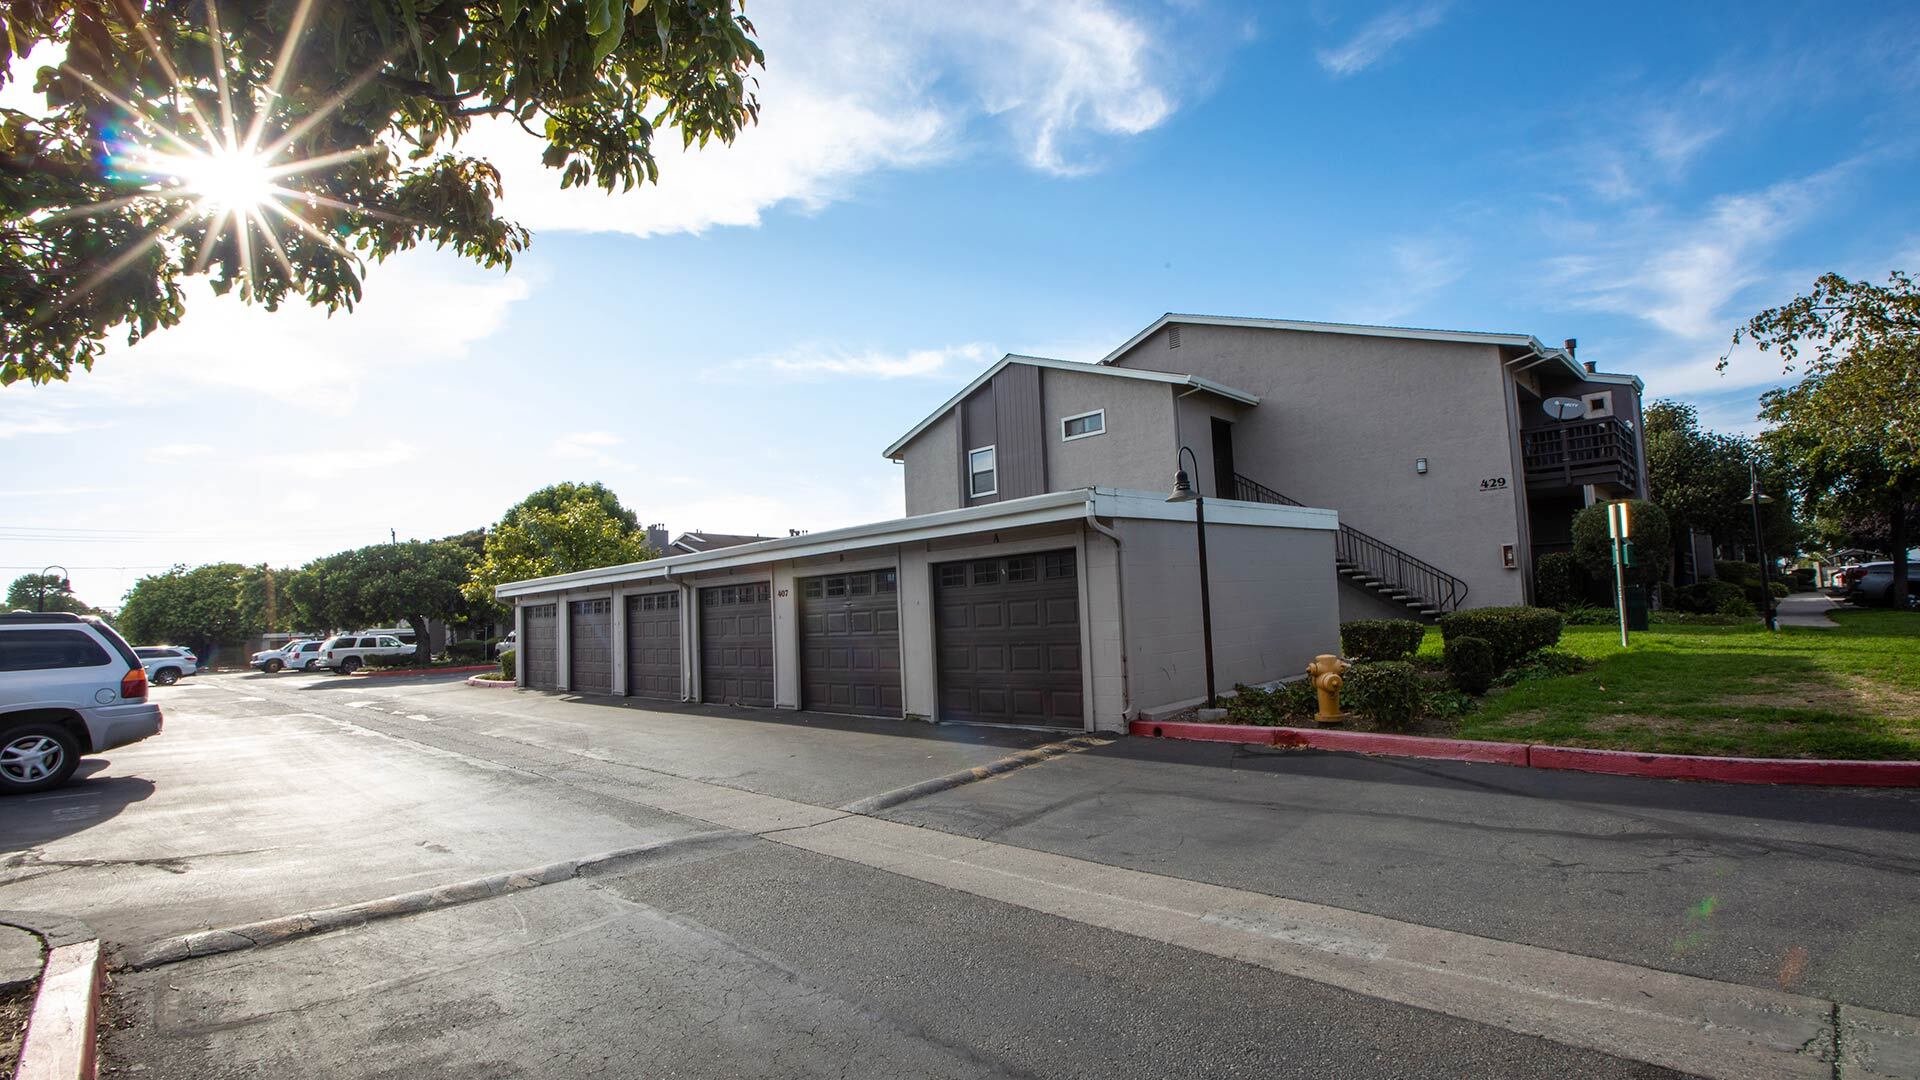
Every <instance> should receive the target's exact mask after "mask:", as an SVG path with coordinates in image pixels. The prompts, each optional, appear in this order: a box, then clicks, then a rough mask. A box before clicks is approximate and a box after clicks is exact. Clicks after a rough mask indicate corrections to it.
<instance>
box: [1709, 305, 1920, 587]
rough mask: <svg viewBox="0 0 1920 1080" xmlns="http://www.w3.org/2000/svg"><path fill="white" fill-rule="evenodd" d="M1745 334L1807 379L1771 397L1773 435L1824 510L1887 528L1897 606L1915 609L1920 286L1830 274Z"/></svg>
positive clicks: (1797, 483)
mask: <svg viewBox="0 0 1920 1080" xmlns="http://www.w3.org/2000/svg"><path fill="white" fill-rule="evenodd" d="M1743 338H1744V339H1747V340H1751V341H1752V342H1753V343H1754V344H1756V345H1758V346H1759V347H1760V350H1761V351H1762V352H1766V351H1769V350H1774V349H1777V350H1779V353H1780V356H1781V358H1782V360H1783V362H1784V366H1785V368H1786V370H1787V371H1795V370H1796V369H1797V370H1800V371H1801V372H1802V377H1801V379H1800V381H1799V382H1798V383H1796V384H1795V385H1793V386H1789V387H1785V388H1783V389H1779V390H1771V391H1768V392H1767V393H1766V394H1764V395H1762V397H1761V398H1760V415H1761V418H1762V419H1764V420H1767V421H1769V422H1771V423H1772V424H1773V425H1774V427H1773V429H1772V430H1771V431H1769V432H1768V433H1767V434H1766V435H1764V436H1763V437H1762V438H1763V439H1764V441H1765V442H1766V443H1767V445H1768V446H1769V447H1770V448H1772V449H1774V450H1775V451H1776V452H1777V454H1778V455H1779V457H1780V458H1781V459H1782V460H1783V461H1784V462H1786V463H1788V464H1789V466H1790V468H1791V477H1792V483H1793V486H1794V488H1795V489H1796V491H1797V492H1798V494H1799V495H1800V497H1801V498H1802V499H1803V500H1805V502H1806V504H1807V505H1808V507H1809V508H1811V509H1812V510H1813V511H1814V512H1815V513H1816V514H1820V515H1823V516H1826V517H1829V518H1833V517H1848V516H1851V517H1859V516H1861V515H1863V514H1868V513H1871V514H1873V515H1875V516H1878V517H1880V518H1882V519H1883V520H1885V521H1886V523H1887V528H1888V533H1889V535H1888V537H1887V540H1888V543H1889V544H1890V546H1891V549H1892V554H1893V563H1894V574H1893V603H1894V606H1895V607H1896V608H1898V607H1901V606H1904V605H1905V603H1906V599H1907V548H1908V545H1909V544H1911V543H1912V542H1913V541H1912V533H1911V531H1910V530H1909V528H1908V523H1909V521H1910V520H1911V518H1912V516H1913V513H1914V501H1915V499H1916V497H1920V290H1916V289H1915V287H1914V282H1913V279H1912V278H1910V277H1909V276H1907V275H1906V274H1904V273H1902V272H1899V271H1895V272H1893V273H1892V274H1890V275H1888V278H1887V284H1885V285H1874V284H1872V283H1870V282H1865V281H1849V280H1847V279H1846V278H1844V277H1841V276H1840V275H1838V274H1823V275H1822V276H1821V277H1820V278H1819V279H1818V280H1816V281H1815V282H1814V285H1813V289H1812V290H1811V291H1810V292H1808V293H1807V294H1806V295H1804V296H1797V297H1795V298H1794V299H1792V300H1790V301H1788V302H1787V303H1785V304H1782V305H1780V306H1779V307H1774V308H1768V309H1767V310H1765V311H1762V312H1761V313H1759V314H1758V315H1755V316H1754V317H1753V318H1752V319H1750V320H1748V322H1747V324H1746V326H1744V327H1742V328H1741V329H1740V330H1739V331H1737V332H1736V333H1735V334H1734V341H1735V343H1736V344H1737V343H1738V342H1740V341H1741V340H1742V339H1743ZM1803 350H1811V351H1810V352H1807V351H1803ZM1724 364H1725V361H1722V365H1723V366H1724Z"/></svg>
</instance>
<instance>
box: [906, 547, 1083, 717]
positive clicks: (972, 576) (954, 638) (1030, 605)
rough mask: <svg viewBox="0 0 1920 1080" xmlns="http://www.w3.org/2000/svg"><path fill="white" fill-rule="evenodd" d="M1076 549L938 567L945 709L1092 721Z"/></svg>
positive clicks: (946, 713)
mask: <svg viewBox="0 0 1920 1080" xmlns="http://www.w3.org/2000/svg"><path fill="white" fill-rule="evenodd" d="M1074 559H1075V556H1074V553H1073V552H1072V551H1054V552H1044V553H1040V554H1036V555H1015V556H1009V557H1006V558H1001V559H971V560H968V561H966V562H956V563H943V564H940V565H937V566H935V567H934V568H933V579H934V611H935V617H934V625H935V627H936V628H937V634H938V638H939V640H938V642H937V648H936V650H935V655H936V656H938V657H939V671H938V680H939V692H938V700H939V702H940V709H941V713H940V715H941V718H942V719H947V720H971V721H982V722H988V723H1016V724H1035V725H1046V726H1057V727H1060V726H1063V727H1079V726H1081V725H1082V724H1083V723H1084V722H1085V721H1084V710H1083V707H1084V704H1085V701H1084V694H1083V692H1082V689H1081V681H1080V680H1081V672H1080V602H1079V582H1078V580H1077V579H1078V574H1077V568H1076V566H1075V562H1074Z"/></svg>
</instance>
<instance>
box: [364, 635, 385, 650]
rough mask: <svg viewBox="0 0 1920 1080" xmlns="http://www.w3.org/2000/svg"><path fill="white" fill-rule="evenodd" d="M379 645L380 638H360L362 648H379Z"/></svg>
mask: <svg viewBox="0 0 1920 1080" xmlns="http://www.w3.org/2000/svg"><path fill="white" fill-rule="evenodd" d="M379 647H380V639H379V638H377V637H363V638H361V639H360V648H362V649H377V648H379Z"/></svg>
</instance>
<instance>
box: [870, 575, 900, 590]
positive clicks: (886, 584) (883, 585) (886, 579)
mask: <svg viewBox="0 0 1920 1080" xmlns="http://www.w3.org/2000/svg"><path fill="white" fill-rule="evenodd" d="M874 582H875V584H876V585H877V586H878V587H879V591H881V592H883V593H890V592H895V591H898V589H899V588H900V579H899V576H898V574H896V573H895V572H894V571H892V570H882V571H880V572H879V573H877V574H875V575H874Z"/></svg>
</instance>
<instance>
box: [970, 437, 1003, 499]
mask: <svg viewBox="0 0 1920 1080" xmlns="http://www.w3.org/2000/svg"><path fill="white" fill-rule="evenodd" d="M999 490H1000V470H999V468H998V467H997V466H996V465H995V464H994V454H993V447H991V446H983V447H981V448H980V449H978V450H969V451H968V452H967V493H968V494H969V495H972V496H974V497H975V498H978V497H979V496H982V495H993V494H997V493H998V492H999Z"/></svg>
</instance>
